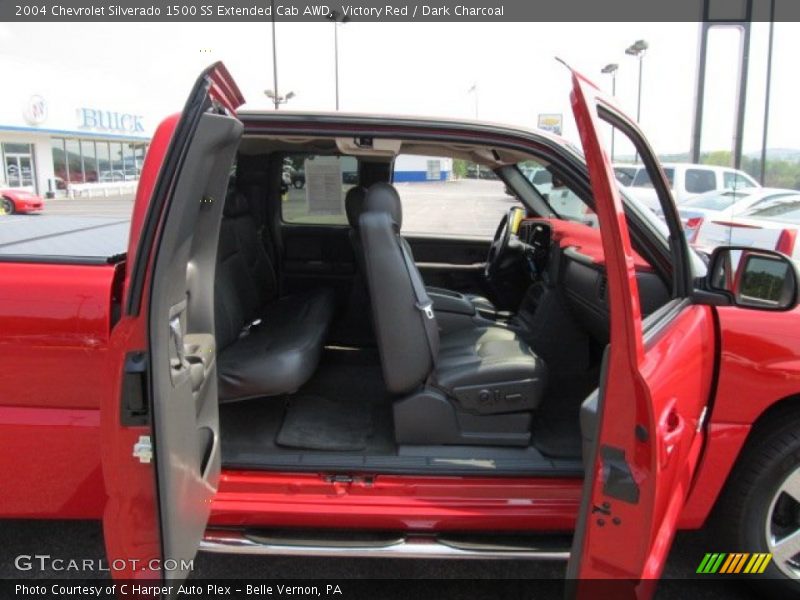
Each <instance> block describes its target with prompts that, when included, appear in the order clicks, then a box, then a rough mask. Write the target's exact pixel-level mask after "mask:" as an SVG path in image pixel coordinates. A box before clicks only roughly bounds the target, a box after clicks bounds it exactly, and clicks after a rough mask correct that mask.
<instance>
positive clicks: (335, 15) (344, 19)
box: [328, 10, 350, 110]
mask: <svg viewBox="0 0 800 600" xmlns="http://www.w3.org/2000/svg"><path fill="white" fill-rule="evenodd" d="M328 19H330V20H331V22H333V60H334V69H335V72H336V110H339V25H344V24H345V23H349V22H350V17H348V16H347V15H342V14H341V13H340V12H339V11H338V10H332V11H331V12H330V13H328Z"/></svg>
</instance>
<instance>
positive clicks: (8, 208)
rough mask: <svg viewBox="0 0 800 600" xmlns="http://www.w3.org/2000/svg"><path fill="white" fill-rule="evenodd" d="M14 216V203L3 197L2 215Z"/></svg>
mask: <svg viewBox="0 0 800 600" xmlns="http://www.w3.org/2000/svg"><path fill="white" fill-rule="evenodd" d="M13 214H14V203H13V202H12V201H11V200H9V199H8V198H6V197H5V196H3V197H2V198H0V215H13Z"/></svg>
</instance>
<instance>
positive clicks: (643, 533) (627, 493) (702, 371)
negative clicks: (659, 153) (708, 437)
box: [568, 72, 717, 598]
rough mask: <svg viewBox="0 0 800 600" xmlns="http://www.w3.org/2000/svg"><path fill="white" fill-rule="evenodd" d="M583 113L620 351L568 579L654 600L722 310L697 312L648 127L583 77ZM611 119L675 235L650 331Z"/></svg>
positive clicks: (608, 381) (697, 430)
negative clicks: (607, 128)
mask: <svg viewBox="0 0 800 600" xmlns="http://www.w3.org/2000/svg"><path fill="white" fill-rule="evenodd" d="M571 100H572V108H573V112H574V114H575V119H576V121H577V124H578V130H579V133H580V136H581V141H582V143H583V148H584V154H585V156H586V162H587V165H588V168H589V174H590V178H591V183H592V189H593V193H594V200H595V205H596V206H595V209H596V212H597V214H598V217H599V221H600V230H601V232H602V242H603V251H604V256H605V258H606V271H607V278H608V297H609V313H610V325H611V327H610V343H609V347H608V351H607V360H606V361H605V365H604V373H603V383H602V385H601V389H600V394H599V398H600V399H599V406H598V411H597V421H596V425H595V430H594V431H584V436H585V437H587V438H589V439H590V440H591V441H592V444H591V445H590V448H591V451H590V452H589V454H590V456H587V457H584V460H585V464H586V478H585V482H584V497H583V502H582V508H581V513H580V516H579V520H578V525H577V528H576V535H575V539H574V543H573V551H572V556H571V559H570V564H569V567H568V576H569V577H570V578H580V579H581V580H583V581H581V582H579V583H577V584H575V583H573V585H572V587H571V591H572V592H573V593H574V592H578V593H582V592H585V593H586V594H587V596H588V595H591V593H592V591H593V590H592V589H591V587H590V586H591V581H590V580H592V579H599V578H617V579H621V580H625V582H624V583H620V586H621V587H620V589H619V590H618V591H617V597H623V598H624V597H630V598H633V597H636V598H646V597H649V596H650V595H651V594H652V592H653V591H654V587H653V585H652V582H649V581H648V580H649V579H652V578H657V577H659V576H660V574H661V571H662V569H663V567H664V562H665V560H666V556H667V553H668V551H669V547H670V544H671V542H672V538H673V535H674V533H675V527H676V521H677V517H678V514H679V512H680V510H681V508H682V506H683V503H684V501H685V499H686V496H687V493H688V487H689V484H690V482H691V480H692V478H693V475H694V473H695V470H696V467H697V463H698V459H699V456H700V450H701V447H702V442H703V433H704V432H703V428H702V426H703V418H704V417H703V416H704V414H705V409H706V405H707V403H708V400H709V398H710V395H711V393H712V383H713V378H714V370H715V356H716V352H717V348H716V344H717V340H716V338H715V328H714V322H713V313H712V309H711V308H709V307H706V306H695V305H692V304H691V303H690V302H689V301H688V299H687V298H686V297H685V296H687V295H688V289H687V284H686V281H687V280H688V272H689V263H688V255H687V248H686V244H685V241H684V240H683V239H682V238H683V235H682V234H681V233H680V222H679V221H678V218H677V213H676V211H675V207H674V203H673V202H672V198H671V196H670V193H669V187H668V185H667V182H666V178H665V177H664V174H663V171H661V169H660V168H659V167H658V163H657V161H656V159H655V157H654V154H653V153H652V151H651V150H650V148H649V146H648V145H647V142H646V140H644V138H643V136H641V134H640V133H639V132H638V129H637V127H636V125H634V124H633V123H632V122H631V121H630V120H629V119H627V118H626V117H625V116H624V115H622V113H620V112H619V111H618V110H617V109H616V108H615V107H614V106H613V104H612V103H611V102H610V101H608V100H607V99H605V98H602V97H601V94H600V93H599V91H598V90H597V88H596V87H595V86H593V84H591V83H590V82H589V81H588V80H586V79H585V78H583V77H582V76H581V75H579V74H577V73H575V72H573V92H572V96H571ZM598 114H600V115H601V116H602V117H603V119H607V120H609V121H611V122H612V123H614V124H617V125H618V126H621V127H622V128H623V132H624V133H626V134H627V135H628V136H629V137H630V138H631V141H633V143H634V145H635V146H636V148H637V151H638V152H639V154H640V156H642V159H643V162H644V163H645V165H646V167H647V168H648V172H649V174H650V179H651V181H653V182H654V184H655V187H656V190H657V192H658V195H659V199H660V201H661V204H662V208H663V209H664V213H665V215H666V218H667V220H668V222H669V226H670V230H671V231H672V235H671V238H672V240H673V241H672V243H673V246H674V247H673V248H672V256H673V257H674V259H673V265H672V266H673V273H672V276H673V278H674V282H673V283H674V292H673V294H674V296H675V298H674V299H673V300H672V301H671V302H670V303H669V304H668V305H667V306H666V307H664V308H662V309H660V310H659V311H657V312H656V314H654V315H653V316H652V317H651V318H649V319H648V322H647V324H646V327H645V326H644V325H643V322H642V316H641V307H640V304H639V294H638V282H637V279H636V272H635V268H634V254H633V251H632V249H631V242H630V237H629V234H628V227H627V221H626V216H625V212H624V209H623V206H622V202H621V198H620V195H619V192H618V190H617V185H616V182H615V178H614V171H613V168H612V165H611V162H610V160H609V157H608V154H607V153H606V152H605V150H604V148H603V146H602V145H601V142H600V139H599V134H598V132H599V130H600V127H599V126H598V122H599V117H598Z"/></svg>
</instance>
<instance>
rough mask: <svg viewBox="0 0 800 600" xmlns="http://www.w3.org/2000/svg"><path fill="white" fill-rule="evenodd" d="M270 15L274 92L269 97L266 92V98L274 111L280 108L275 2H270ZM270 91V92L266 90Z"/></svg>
mask: <svg viewBox="0 0 800 600" xmlns="http://www.w3.org/2000/svg"><path fill="white" fill-rule="evenodd" d="M269 4H270V15H271V16H272V89H273V90H275V92H274V93H273V94H272V95H271V96H270V95H269V94H267V92H264V93H265V94H267V97H269V98H272V99H273V102H274V104H275V110H278V108H280V102H278V51H277V44H276V42H275V0H270V3H269ZM268 91H272V90H268Z"/></svg>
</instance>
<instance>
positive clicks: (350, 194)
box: [344, 185, 367, 229]
mask: <svg viewBox="0 0 800 600" xmlns="http://www.w3.org/2000/svg"><path fill="white" fill-rule="evenodd" d="M366 196H367V189H366V188H365V187H363V186H360V185H357V186H355V187H352V188H350V189H349V190H347V194H345V197H344V210H345V212H346V213H347V222H348V223H350V227H352V228H353V229H358V218H359V217H360V216H361V213H363V212H364V199H365V198H366Z"/></svg>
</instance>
